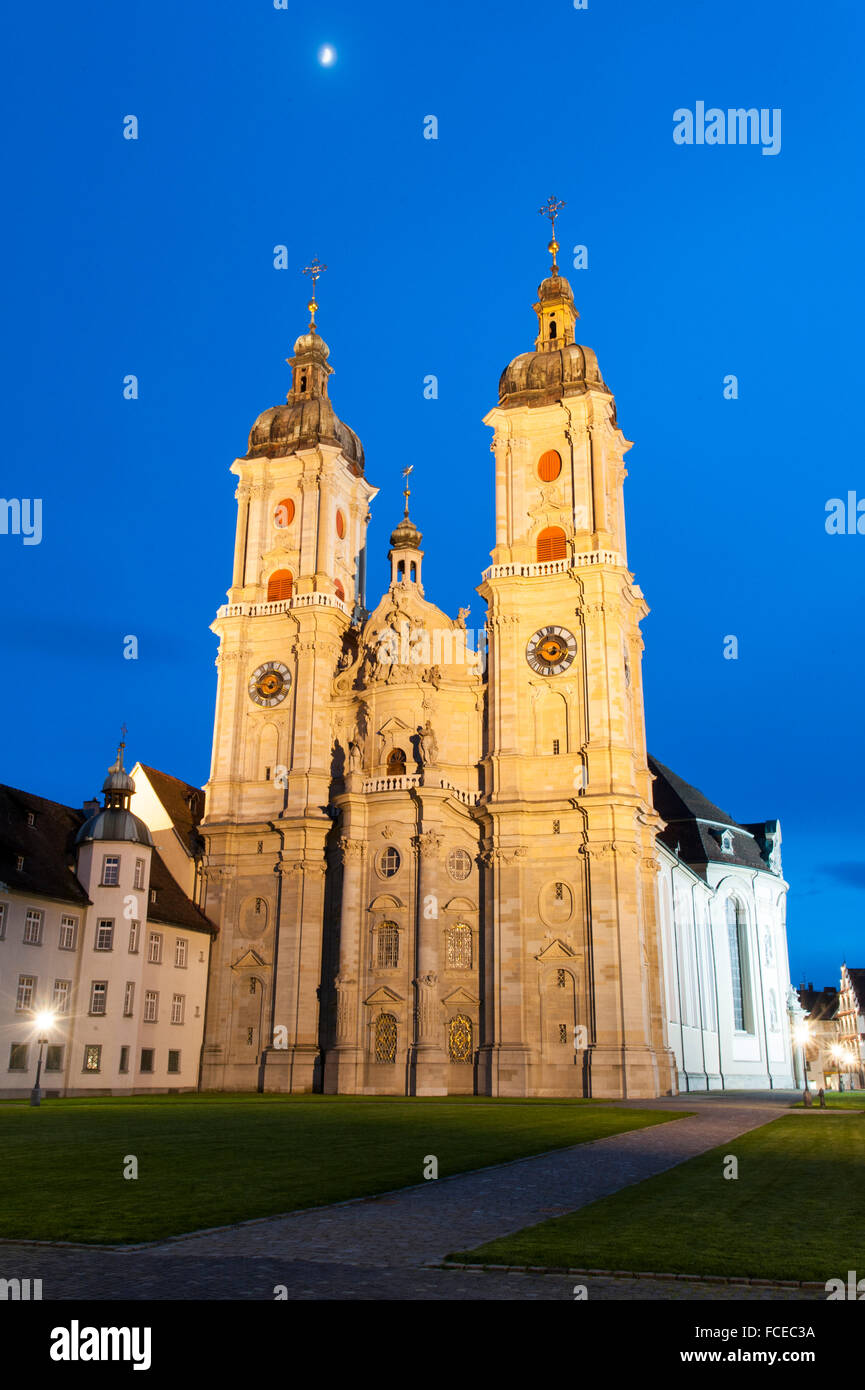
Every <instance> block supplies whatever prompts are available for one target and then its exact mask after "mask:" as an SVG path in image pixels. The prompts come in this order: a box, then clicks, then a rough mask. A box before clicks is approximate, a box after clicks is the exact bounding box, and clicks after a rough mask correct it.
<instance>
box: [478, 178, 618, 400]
mask: <svg viewBox="0 0 865 1390" xmlns="http://www.w3.org/2000/svg"><path fill="white" fill-rule="evenodd" d="M564 206H565V205H564V203H562V202H559V201H558V200H556V199H555V198H550V199H549V202H548V203H547V204H546V206H545V207H542V208H541V209H540V211H541V212H542V213H543V214H544V216H545V217H549V219H550V221H551V223H552V227H553V235H552V237H551V239H550V242H549V246H548V247H547V249H548V251H549V252H550V255H551V256H552V258H553V259H552V265H551V266H550V274H549V275H548V276H547V278H546V279H545V280H542V281H541V283H540V285H539V286H538V299H537V303H536V304H535V305H534V310H535V313H536V314H537V317H538V336H537V337H536V339H535V350H534V352H522V353H520V354H519V356H518V357H515V358H514V359H513V361H512V362H509V363H508V365H507V367H506V368H505V370H504V371H503V372H502V375H501V378H500V379H499V401H500V403H502V404H504V402H505V401H510V400H512V399H514V398H516V400H517V401H518V402H520V403H524V404H527V405H545V404H547V403H548V402H549V401H551V400H559V399H560V398H561V397H562V396H569V395H577V394H581V393H582V392H584V391H586V390H588V389H590V388H593V389H595V390H598V391H603V392H605V393H606V394H608V395H609V394H610V392H609V388H608V387H607V386H606V385H605V383H604V379H603V377H602V376H601V369H600V367H599V366H598V359H597V357H596V356H595V354H594V352H593V351H592V349H591V348H588V347H581V346H580V345H579V344H578V343H577V342H576V340H575V327H576V321H577V319H578V318H579V314H578V313H577V309H576V307H575V305H574V293H573V290H572V289H571V286H570V284H569V283H568V281H567V280H566V279H565V277H564V276H563V275H560V274H559V267H558V264H557V261H556V256H557V254H558V250H559V243H558V242H557V241H556V230H555V221H556V217H557V216H558V212H559V209H560V208H563V207H564Z"/></svg>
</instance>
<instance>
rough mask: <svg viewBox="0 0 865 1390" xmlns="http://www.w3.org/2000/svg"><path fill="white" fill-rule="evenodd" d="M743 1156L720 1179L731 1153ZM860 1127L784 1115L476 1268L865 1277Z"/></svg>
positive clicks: (516, 1241) (481, 1257)
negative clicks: (729, 1175) (731, 1174)
mask: <svg viewBox="0 0 865 1390" xmlns="http://www.w3.org/2000/svg"><path fill="white" fill-rule="evenodd" d="M725 1154H734V1155H735V1156H736V1157H737V1158H738V1160H739V1176H738V1178H737V1179H735V1180H733V1179H725V1178H724V1177H723V1169H724V1155H725ZM863 1176H865V1121H861V1120H860V1118H859V1117H858V1116H853V1115H850V1116H847V1117H844V1116H841V1115H836V1116H826V1115H823V1116H821V1117H820V1118H819V1119H817V1118H816V1117H813V1118H812V1117H811V1116H807V1117H806V1116H793V1115H788V1116H784V1117H783V1118H781V1119H778V1120H774V1121H773V1122H772V1123H771V1124H768V1125H765V1126H763V1128H761V1129H758V1130H753V1131H752V1132H751V1133H750V1134H746V1135H743V1136H742V1137H741V1138H739V1139H733V1140H731V1141H730V1142H729V1143H728V1144H726V1145H724V1146H723V1147H722V1148H718V1149H714V1150H712V1152H711V1153H708V1154H704V1155H702V1156H701V1157H700V1158H694V1159H691V1160H690V1162H688V1163H685V1164H682V1165H680V1166H679V1167H678V1168H673V1169H671V1170H670V1171H669V1172H667V1173H662V1174H661V1175H660V1176H659V1177H657V1178H649V1179H647V1180H646V1181H645V1182H641V1183H637V1184H636V1185H635V1186H633V1187H629V1188H625V1189H624V1190H623V1191H621V1192H618V1193H616V1194H615V1195H614V1196H612V1197H604V1198H602V1199H601V1201H598V1202H593V1203H592V1205H591V1206H588V1207H585V1208H584V1209H583V1210H582V1211H579V1212H575V1213H574V1214H573V1215H572V1216H562V1217H557V1218H555V1219H554V1220H552V1221H544V1222H542V1223H541V1225H539V1226H530V1227H527V1228H526V1229H525V1230H522V1231H519V1232H517V1233H516V1234H515V1235H513V1236H506V1237H504V1238H503V1239H501V1240H495V1241H492V1242H491V1243H490V1244H488V1245H483V1246H481V1247H480V1248H479V1249H478V1250H472V1251H470V1252H462V1253H460V1254H455V1255H452V1256H451V1258H452V1259H459V1260H470V1261H471V1262H472V1263H478V1264H480V1263H485V1264H514V1265H547V1266H554V1267H558V1266H567V1267H570V1268H572V1269H626V1270H638V1271H655V1272H656V1273H663V1274H726V1275H736V1274H738V1275H746V1276H750V1277H751V1278H761V1279H809V1280H813V1279H819V1280H825V1279H829V1278H834V1277H841V1278H846V1276H847V1271H848V1270H850V1269H855V1270H858V1276H859V1278H863V1277H865V1181H863Z"/></svg>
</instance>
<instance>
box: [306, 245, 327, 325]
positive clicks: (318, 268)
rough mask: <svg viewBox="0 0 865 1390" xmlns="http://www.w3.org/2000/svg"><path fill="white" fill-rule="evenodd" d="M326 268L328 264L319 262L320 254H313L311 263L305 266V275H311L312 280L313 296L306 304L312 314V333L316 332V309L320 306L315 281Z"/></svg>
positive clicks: (310, 321) (310, 322) (310, 323)
mask: <svg viewBox="0 0 865 1390" xmlns="http://www.w3.org/2000/svg"><path fill="white" fill-rule="evenodd" d="M325 270H327V266H326V265H321V264H319V259H318V256H313V258H312V262H311V264H310V265H305V266H304V267H303V273H304V275H309V276H310V278H311V280H312V298H311V299H310V301H309V303H308V304H307V306H306V307H307V309H308V310H309V312H310V315H311V317H310V320H309V329H310V332H311V333H314V332H315V311H316V309H317V308H318V304H317V302H316V298H315V283H316V281H317V279H318V277H319V275H321V274H322V273H323V272H324V271H325Z"/></svg>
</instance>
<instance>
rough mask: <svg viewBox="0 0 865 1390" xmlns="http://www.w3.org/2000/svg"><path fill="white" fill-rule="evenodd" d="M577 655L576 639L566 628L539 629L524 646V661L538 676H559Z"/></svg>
mask: <svg viewBox="0 0 865 1390" xmlns="http://www.w3.org/2000/svg"><path fill="white" fill-rule="evenodd" d="M576 654H577V639H576V637H575V636H574V634H573V633H572V632H569V631H568V629H567V628H566V627H555V626H551V627H540V628H538V630H537V632H535V633H533V634H532V636H531V637H530V638H529V640H528V643H527V645H526V661H527V662H528V663H529V665H530V666H531V668H532V670H533V671H537V673H538V675H539V676H560V675H561V674H562V672H563V671H567V669H568V667H569V666H570V665H571V662H572V661H573V659H574V657H575V656H576Z"/></svg>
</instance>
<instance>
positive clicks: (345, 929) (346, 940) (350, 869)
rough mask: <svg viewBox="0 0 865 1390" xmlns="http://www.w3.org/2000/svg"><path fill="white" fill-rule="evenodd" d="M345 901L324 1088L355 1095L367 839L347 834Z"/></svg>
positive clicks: (343, 847)
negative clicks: (332, 1041)
mask: <svg viewBox="0 0 865 1390" xmlns="http://www.w3.org/2000/svg"><path fill="white" fill-rule="evenodd" d="M339 848H340V853H341V855H342V863H343V876H342V902H341V905H340V916H339V974H338V975H337V977H336V979H335V980H334V985H335V987H336V1043H335V1045H334V1046H333V1048H331V1049H330V1050H329V1051H328V1054H327V1056H326V1058H325V1068H324V1089H325V1091H326V1092H327V1094H328V1095H336V1094H337V1093H341V1094H343V1095H354V1094H356V1093H357V1092H359V1091H362V1090H363V1081H364V1078H363V1066H364V1062H365V1054H364V1050H363V1045H362V1040H361V1038H360V1036H359V1027H360V1024H359V1019H358V1006H359V1000H358V994H359V988H360V985H359V980H360V934H361V931H362V930H363V921H362V918H363V916H364V913H363V908H362V892H363V877H364V861H365V856H366V842H365V841H364V840H353V839H351V838H350V837H349V836H346V835H343V836H342V837H341V838H340V842H339Z"/></svg>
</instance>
